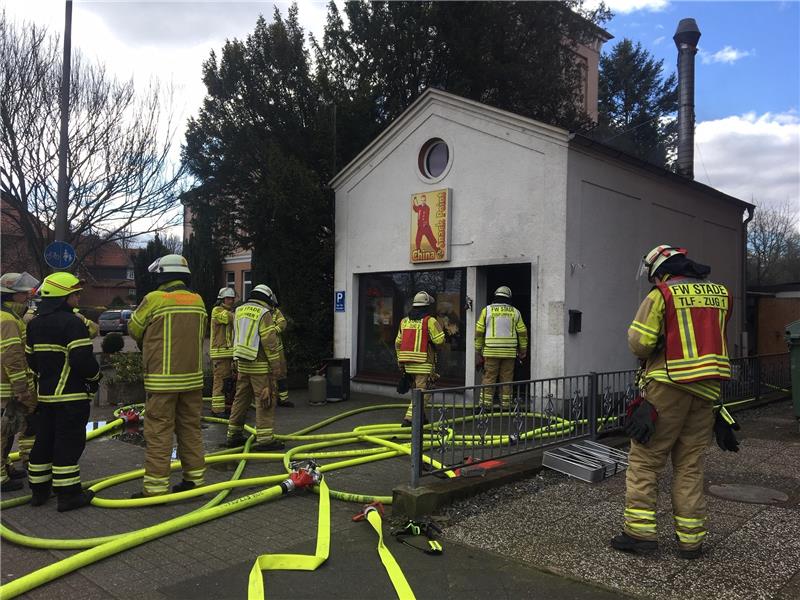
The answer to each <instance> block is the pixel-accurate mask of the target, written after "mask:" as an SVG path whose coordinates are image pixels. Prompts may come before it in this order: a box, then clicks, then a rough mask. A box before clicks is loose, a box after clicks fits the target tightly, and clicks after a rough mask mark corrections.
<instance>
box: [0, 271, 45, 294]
mask: <svg viewBox="0 0 800 600" xmlns="http://www.w3.org/2000/svg"><path fill="white" fill-rule="evenodd" d="M38 285H39V280H38V279H36V277H34V276H33V275H31V274H30V273H27V272H23V273H6V274H5V275H3V276H2V277H0V292H3V293H4V294H17V293H19V292H32V291H34V290H35V289H36V286H38Z"/></svg>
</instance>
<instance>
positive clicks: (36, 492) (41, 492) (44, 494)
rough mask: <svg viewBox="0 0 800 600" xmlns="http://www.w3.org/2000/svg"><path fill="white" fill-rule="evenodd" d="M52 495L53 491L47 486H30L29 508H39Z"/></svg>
mask: <svg viewBox="0 0 800 600" xmlns="http://www.w3.org/2000/svg"><path fill="white" fill-rule="evenodd" d="M52 494H53V489H52V487H51V486H50V485H48V484H44V483H42V484H37V485H36V486H35V487H34V486H31V506H41V505H42V504H44V503H45V502H47V501H48V500H50V496H51V495H52Z"/></svg>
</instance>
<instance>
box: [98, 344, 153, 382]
mask: <svg viewBox="0 0 800 600" xmlns="http://www.w3.org/2000/svg"><path fill="white" fill-rule="evenodd" d="M111 366H113V367H114V374H113V375H111V376H110V377H109V378H108V379H107V383H108V384H109V385H117V384H120V383H142V382H143V381H144V369H143V367H142V354H141V352H118V353H116V354H114V355H113V356H112V357H111Z"/></svg>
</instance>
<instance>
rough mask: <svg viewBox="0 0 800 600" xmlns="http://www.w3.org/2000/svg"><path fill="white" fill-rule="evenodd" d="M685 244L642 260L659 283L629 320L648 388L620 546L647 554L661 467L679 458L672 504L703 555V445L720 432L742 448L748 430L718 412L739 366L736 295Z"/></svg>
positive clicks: (687, 553) (689, 550)
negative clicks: (734, 343)
mask: <svg viewBox="0 0 800 600" xmlns="http://www.w3.org/2000/svg"><path fill="white" fill-rule="evenodd" d="M686 254H687V252H686V250H685V249H683V248H676V247H673V246H670V245H668V244H661V245H660V246H656V247H655V248H653V249H652V250H651V251H650V252H648V253H647V254H646V255H645V256H644V258H643V263H642V272H643V274H644V273H646V274H647V278H648V281H650V283H652V284H654V287H653V288H652V290H650V292H649V293H648V294H647V297H646V298H645V299H644V300H643V301H642V303H641V305H640V306H639V310H638V311H637V312H636V316H635V317H634V319H633V322H632V323H631V325H630V327H629V328H628V346H629V347H630V349H631V351H632V352H633V353H634V354H635V355H636V356H637V357H638V358H639V359H640V362H641V364H642V370H641V371H640V373H641V374H640V395H639V396H637V398H636V399H635V400H634V401H633V402H632V403H631V405H630V406H629V408H628V415H629V416H628V423H627V427H626V431H627V433H628V434H629V435H630V436H631V437H632V440H631V449H630V455H629V458H628V460H629V466H628V470H627V477H626V485H627V488H626V495H625V513H624V519H625V523H624V529H623V532H622V533H620V534H619V535H618V536H616V537H615V538H614V539H612V540H611V546H612V547H613V548H615V549H617V550H622V551H626V552H636V553H641V554H646V553H650V552H654V551H655V550H656V549H657V547H658V543H657V537H656V496H657V492H658V475H659V473H660V472H661V471H662V469H663V468H664V465H665V464H666V462H667V459H668V458H671V460H672V470H673V476H672V511H673V516H674V525H675V534H676V537H677V540H678V553H679V555H680V556H681V557H682V558H686V559H694V558H698V557H699V556H701V554H702V546H703V539H704V538H705V536H706V532H707V529H706V518H707V516H706V502H705V498H704V497H703V453H704V451H705V449H706V446H707V445H708V442H709V440H710V438H711V432H712V430H713V431H714V432H715V434H716V437H717V443H718V444H719V446H720V448H722V449H723V450H730V451H733V452H736V451H738V442H737V441H736V438H735V436H734V434H733V431H732V430H733V429H735V428H738V425H735V423H734V422H733V420H732V419H731V418H730V415H729V414H728V412H727V411H726V410H725V409H724V407H720V410H719V411H718V412H717V413H716V416H715V410H714V403H715V402H717V401H718V400H719V399H720V387H721V382H722V381H724V380H726V379H730V377H731V367H730V360H729V359H728V347H727V342H726V339H725V330H726V326H727V323H728V320H729V318H730V315H731V312H730V311H731V296H730V293H729V292H728V290H727V289H726V288H725V286H723V285H720V284H717V283H711V282H710V281H708V279H707V277H708V275H709V273H710V272H711V269H710V267H708V266H706V265H701V264H699V263H696V262H694V261H692V260H691V259H689V258H688V257H687V256H686Z"/></svg>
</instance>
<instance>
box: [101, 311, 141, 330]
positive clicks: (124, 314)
mask: <svg viewBox="0 0 800 600" xmlns="http://www.w3.org/2000/svg"><path fill="white" fill-rule="evenodd" d="M132 314H133V311H132V310H128V309H120V310H107V311H106V312H104V313H102V314H101V315H100V318H99V319H98V321H97V324H98V325H99V326H100V335H105V334H107V333H110V332H112V331H117V332H119V333H121V334H122V335H127V334H128V321H130V320H131V315H132Z"/></svg>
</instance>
